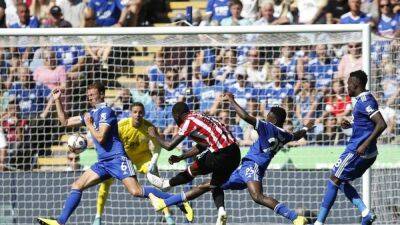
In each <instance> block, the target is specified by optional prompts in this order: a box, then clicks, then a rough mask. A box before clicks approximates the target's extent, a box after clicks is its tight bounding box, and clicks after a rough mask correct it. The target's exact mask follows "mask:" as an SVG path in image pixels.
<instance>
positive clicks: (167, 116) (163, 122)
mask: <svg viewBox="0 0 400 225" xmlns="http://www.w3.org/2000/svg"><path fill="white" fill-rule="evenodd" d="M151 96H152V98H153V101H154V104H153V105H152V107H151V108H149V116H148V117H146V118H148V119H149V121H150V122H151V123H152V124H154V126H156V127H157V128H158V132H159V133H160V134H164V135H165V136H171V135H173V134H174V132H175V130H174V121H173V119H172V115H171V111H169V110H168V109H167V107H166V103H165V94H164V91H162V90H161V91H153V92H151Z"/></svg>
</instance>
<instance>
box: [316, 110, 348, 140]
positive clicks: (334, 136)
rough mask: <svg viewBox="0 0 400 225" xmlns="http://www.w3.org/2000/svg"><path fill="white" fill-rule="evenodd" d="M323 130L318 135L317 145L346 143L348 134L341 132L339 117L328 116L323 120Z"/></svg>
mask: <svg viewBox="0 0 400 225" xmlns="http://www.w3.org/2000/svg"><path fill="white" fill-rule="evenodd" d="M323 127H324V129H323V132H322V133H320V134H318V135H317V136H316V143H317V145H329V146H332V145H345V144H346V135H345V134H343V133H342V132H340V126H339V124H338V122H337V118H336V117H334V116H328V117H326V118H325V119H324V121H323Z"/></svg>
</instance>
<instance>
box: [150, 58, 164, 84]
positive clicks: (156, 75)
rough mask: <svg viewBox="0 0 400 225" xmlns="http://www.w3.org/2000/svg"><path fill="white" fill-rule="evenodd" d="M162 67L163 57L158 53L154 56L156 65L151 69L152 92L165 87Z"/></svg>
mask: <svg viewBox="0 0 400 225" xmlns="http://www.w3.org/2000/svg"><path fill="white" fill-rule="evenodd" d="M162 66H163V60H162V55H161V53H160V52H157V53H156V54H155V56H154V65H153V66H151V67H150V68H149V80H150V81H149V86H150V90H152V91H153V90H157V89H158V88H162V87H163V86H164V80H165V75H164V72H163V71H162V70H161V69H162Z"/></svg>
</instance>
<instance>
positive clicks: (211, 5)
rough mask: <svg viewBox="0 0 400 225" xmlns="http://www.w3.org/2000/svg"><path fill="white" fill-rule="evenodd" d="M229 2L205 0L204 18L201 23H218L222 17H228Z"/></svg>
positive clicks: (229, 13) (227, 0)
mask: <svg viewBox="0 0 400 225" xmlns="http://www.w3.org/2000/svg"><path fill="white" fill-rule="evenodd" d="M229 3H230V1H229V0H207V8H206V18H205V20H204V21H203V22H202V24H204V23H205V24H208V23H210V22H211V23H213V24H216V25H218V24H219V23H220V22H221V20H222V19H224V18H227V17H230V16H231V12H230V10H229ZM202 24H200V25H202Z"/></svg>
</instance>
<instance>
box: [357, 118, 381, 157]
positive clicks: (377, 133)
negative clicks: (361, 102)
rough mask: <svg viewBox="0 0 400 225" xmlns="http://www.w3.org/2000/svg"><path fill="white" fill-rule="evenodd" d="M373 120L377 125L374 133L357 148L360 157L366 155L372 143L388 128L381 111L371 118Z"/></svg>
mask: <svg viewBox="0 0 400 225" xmlns="http://www.w3.org/2000/svg"><path fill="white" fill-rule="evenodd" d="M371 120H372V121H373V122H374V123H375V128H374V131H372V133H371V135H370V136H369V137H368V138H367V139H366V140H365V141H364V142H363V143H362V144H361V145H360V146H359V147H358V148H357V154H359V155H364V154H365V151H366V150H367V148H368V146H369V145H370V144H371V142H372V141H374V140H376V139H377V138H378V137H379V136H380V135H381V134H382V132H383V131H384V130H385V129H386V128H387V124H386V122H385V120H384V119H383V117H382V114H381V113H380V112H379V111H378V112H377V113H375V114H374V115H373V116H372V117H371Z"/></svg>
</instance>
